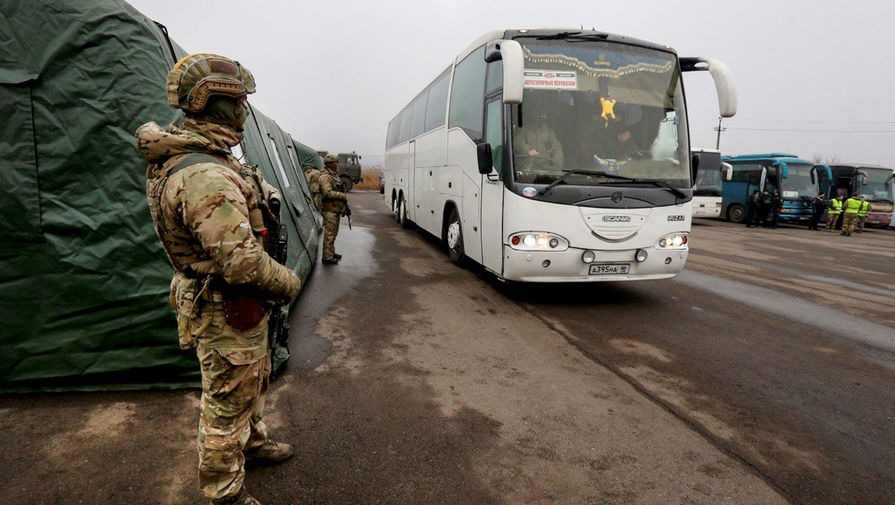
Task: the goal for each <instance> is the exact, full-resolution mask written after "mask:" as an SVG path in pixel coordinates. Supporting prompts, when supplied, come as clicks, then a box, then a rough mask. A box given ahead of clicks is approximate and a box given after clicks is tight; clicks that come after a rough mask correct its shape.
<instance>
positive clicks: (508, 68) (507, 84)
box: [485, 40, 525, 103]
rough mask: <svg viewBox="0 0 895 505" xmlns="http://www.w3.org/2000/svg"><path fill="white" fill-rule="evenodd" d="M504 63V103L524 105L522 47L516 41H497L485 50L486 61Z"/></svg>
mask: <svg viewBox="0 0 895 505" xmlns="http://www.w3.org/2000/svg"><path fill="white" fill-rule="evenodd" d="M497 60H502V61H503V103H522V69H523V68H524V67H525V63H524V61H523V59H522V46H521V45H520V44H519V43H518V42H516V41H515V40H497V41H494V42H492V43H490V44H489V45H488V47H487V48H486V50H485V61H487V62H489V63H490V62H492V61H497Z"/></svg>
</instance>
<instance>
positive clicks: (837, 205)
mask: <svg viewBox="0 0 895 505" xmlns="http://www.w3.org/2000/svg"><path fill="white" fill-rule="evenodd" d="M839 214H842V195H836V198H833V199H831V200H830V206H829V207H827V231H834V230H835V229H836V221H838V220H839Z"/></svg>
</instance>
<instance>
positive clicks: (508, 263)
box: [502, 245, 690, 282]
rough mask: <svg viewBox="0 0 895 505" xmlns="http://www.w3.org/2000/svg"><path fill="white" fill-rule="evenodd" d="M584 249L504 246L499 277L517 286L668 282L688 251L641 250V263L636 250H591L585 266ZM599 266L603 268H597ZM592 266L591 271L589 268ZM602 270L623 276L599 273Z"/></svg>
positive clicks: (678, 268)
mask: <svg viewBox="0 0 895 505" xmlns="http://www.w3.org/2000/svg"><path fill="white" fill-rule="evenodd" d="M587 250H588V249H579V248H574V247H570V248H569V249H567V250H565V251H519V250H516V249H513V248H511V247H509V246H507V245H504V248H503V253H504V262H503V275H502V277H503V278H504V279H506V280H509V281H520V282H606V281H639V280H656V279H670V278H672V277H674V276H675V275H677V274H678V273H679V272H680V271H681V270H682V269H683V268H684V265H685V264H686V263H687V255H688V254H689V252H690V251H689V249H658V248H655V247H650V248H644V250H646V252H647V258H646V260H645V261H642V262H639V261H637V260H636V259H635V257H634V256H635V254H636V253H637V251H638V249H626V250H620V251H598V250H593V251H594V253H595V255H596V259H595V260H594V262H593V263H585V262H584V260H583V259H582V255H583V254H584V252H585V251H587ZM599 265H603V267H600V266H599ZM592 266H596V267H595V268H591V267H592ZM601 270H602V271H606V270H618V271H624V273H621V272H617V273H602V272H601Z"/></svg>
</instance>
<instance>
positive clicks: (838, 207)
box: [830, 198, 842, 216]
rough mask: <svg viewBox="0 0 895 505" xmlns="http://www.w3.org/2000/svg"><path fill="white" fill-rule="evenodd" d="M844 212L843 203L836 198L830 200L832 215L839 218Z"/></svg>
mask: <svg viewBox="0 0 895 505" xmlns="http://www.w3.org/2000/svg"><path fill="white" fill-rule="evenodd" d="M841 212H842V202H841V201H839V200H838V199H836V198H834V199H832V200H830V214H832V215H834V216H838V215H839V214H840V213H841Z"/></svg>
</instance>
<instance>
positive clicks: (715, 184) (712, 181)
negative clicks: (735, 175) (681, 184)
mask: <svg viewBox="0 0 895 505" xmlns="http://www.w3.org/2000/svg"><path fill="white" fill-rule="evenodd" d="M722 184H723V181H722V179H721V171H720V170H718V169H717V168H713V169H702V168H698V169H697V170H696V184H695V185H694V186H693V196H721V189H722Z"/></svg>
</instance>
